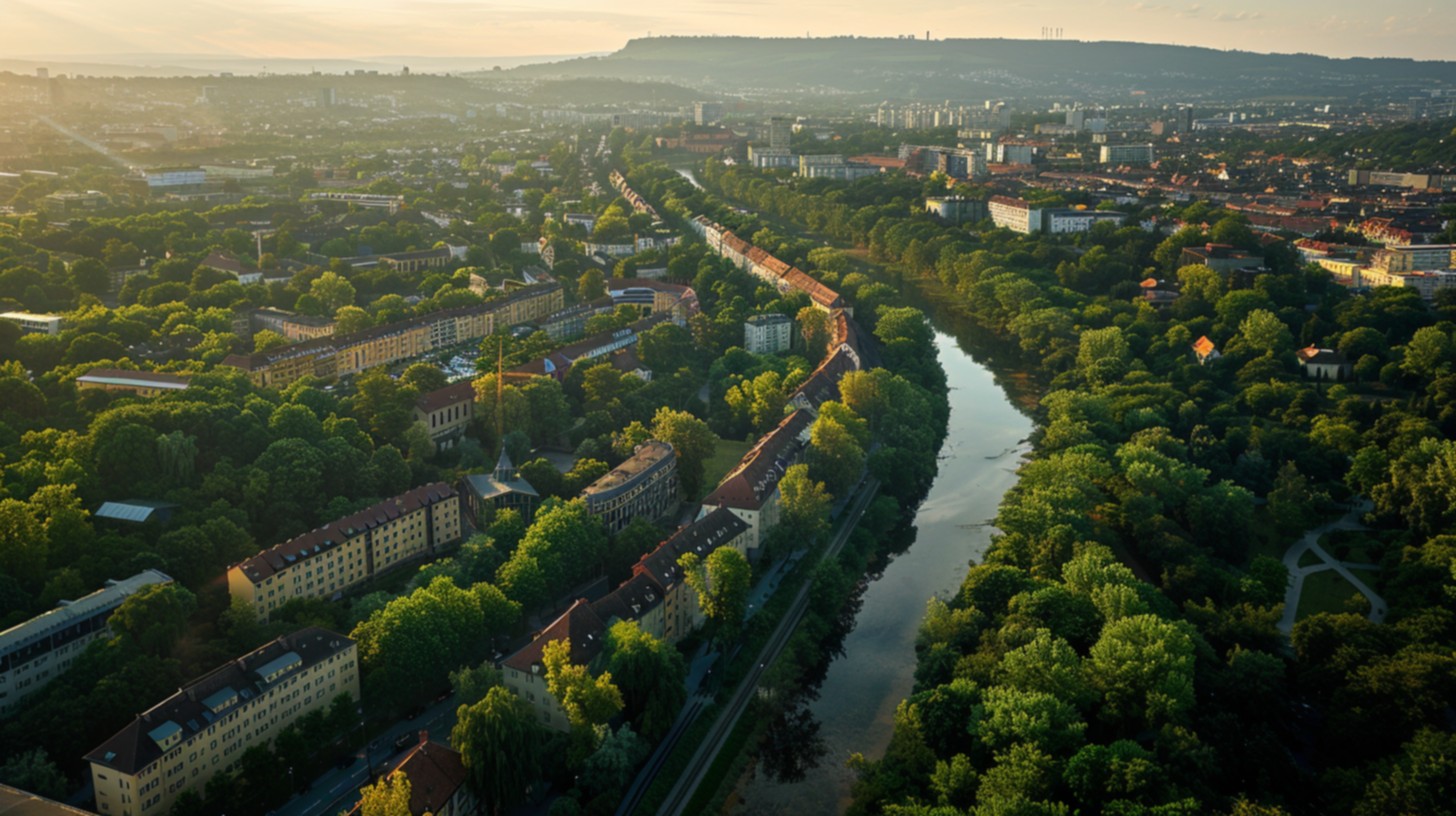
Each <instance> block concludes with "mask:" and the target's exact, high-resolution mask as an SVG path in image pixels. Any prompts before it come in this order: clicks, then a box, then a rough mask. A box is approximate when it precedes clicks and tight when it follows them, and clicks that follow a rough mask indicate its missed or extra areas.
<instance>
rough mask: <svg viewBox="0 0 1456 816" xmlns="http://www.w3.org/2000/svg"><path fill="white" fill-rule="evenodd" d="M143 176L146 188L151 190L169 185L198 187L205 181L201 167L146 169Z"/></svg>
mask: <svg viewBox="0 0 1456 816" xmlns="http://www.w3.org/2000/svg"><path fill="white" fill-rule="evenodd" d="M143 176H144V177H145V178H146V180H147V189H148V190H151V191H153V192H155V191H157V190H165V189H168V188H171V187H200V186H202V184H203V183H204V182H206V181H207V173H206V171H204V170H203V169H202V168H201V167H172V168H167V169H163V170H147V171H146V172H145V173H144V174H143Z"/></svg>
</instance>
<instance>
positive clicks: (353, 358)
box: [223, 283, 566, 388]
mask: <svg viewBox="0 0 1456 816" xmlns="http://www.w3.org/2000/svg"><path fill="white" fill-rule="evenodd" d="M565 302H566V301H565V296H564V295H563V294H562V289H561V285H560V284H557V283H549V284H538V285H535V286H526V287H522V288H521V289H518V290H517V291H515V292H514V293H512V294H511V295H510V296H509V297H507V298H505V299H504V300H496V301H492V302H490V303H483V304H480V305H478V306H461V307H459V308H455V309H444V310H441V311H438V312H432V313H430V314H427V315H421V316H419V317H413V318H410V319H408V320H401V321H398V322H396V323H390V324H388V325H385V326H375V327H374V328H370V329H366V330H364V331H361V332H355V333H353V334H347V335H334V336H330V337H319V338H316V339H314V340H308V341H305V342H302V343H293V344H291V345H287V346H282V347H279V348H275V349H270V350H268V351H263V352H256V353H253V354H232V355H229V356H228V357H227V358H226V359H225V360H223V365H228V366H233V367H236V368H241V369H243V370H244V371H246V372H248V374H249V376H250V377H251V378H252V380H253V382H254V383H255V384H256V385H258V386H260V387H263V388H282V387H285V386H287V385H289V384H290V383H292V382H294V381H296V380H298V379H300V378H302V377H305V376H313V377H318V378H320V379H331V378H334V377H342V376H347V375H351V374H358V373H359V372H361V371H364V370H365V369H368V368H372V367H374V366H379V365H390V364H392V363H397V362H400V361H402V360H408V359H411V358H413V357H418V356H421V355H423V354H427V353H429V352H431V351H434V350H436V349H439V348H443V347H445V346H450V345H454V344H456V343H464V342H467V341H470V340H479V339H480V338H482V337H484V336H486V335H488V334H491V333H492V332H494V331H495V330H496V329H498V328H505V327H510V326H518V325H520V324H522V323H530V322H533V321H537V320H542V319H544V318H546V317H548V316H549V315H551V314H552V313H554V312H558V311H560V310H561V308H562V306H563V305H564V304H565Z"/></svg>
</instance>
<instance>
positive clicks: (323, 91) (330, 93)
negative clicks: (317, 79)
mask: <svg viewBox="0 0 1456 816" xmlns="http://www.w3.org/2000/svg"><path fill="white" fill-rule="evenodd" d="M337 102H338V95H337V94H336V93H335V92H334V89H333V88H319V90H318V106H319V107H320V108H332V107H333V106H334V105H335V104H336V103H337Z"/></svg>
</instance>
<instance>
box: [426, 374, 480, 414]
mask: <svg viewBox="0 0 1456 816" xmlns="http://www.w3.org/2000/svg"><path fill="white" fill-rule="evenodd" d="M474 400H475V384H474V383H472V382H471V381H470V380H461V381H460V382H457V383H451V384H450V385H447V386H445V387H444V388H439V389H436V390H434V391H431V392H429V393H428V394H421V395H420V396H419V398H418V399H416V400H415V407H416V408H418V409H419V410H421V411H423V412H425V413H426V414H433V413H435V412H436V411H438V410H440V409H442V408H449V407H450V406H452V405H458V404H459V403H462V402H472V401H474Z"/></svg>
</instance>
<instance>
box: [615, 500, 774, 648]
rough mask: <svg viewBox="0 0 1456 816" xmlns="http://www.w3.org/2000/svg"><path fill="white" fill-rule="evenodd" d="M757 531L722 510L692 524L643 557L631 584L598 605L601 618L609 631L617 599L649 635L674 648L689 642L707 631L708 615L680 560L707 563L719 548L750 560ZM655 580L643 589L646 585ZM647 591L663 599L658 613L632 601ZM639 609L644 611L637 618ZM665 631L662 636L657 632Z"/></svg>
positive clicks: (635, 570)
mask: <svg viewBox="0 0 1456 816" xmlns="http://www.w3.org/2000/svg"><path fill="white" fill-rule="evenodd" d="M751 533H752V528H750V527H749V525H748V522H746V521H744V520H743V519H741V518H739V517H738V516H736V515H734V513H733V511H732V510H729V509H728V508H725V507H717V508H713V509H711V510H709V511H708V512H707V513H706V514H705V515H703V516H701V517H699V518H698V519H697V520H696V521H694V522H693V523H692V524H689V525H687V526H686V527H683V528H682V529H680V530H678V531H677V532H676V533H673V534H672V536H670V537H669V538H668V539H667V540H666V541H664V542H662V543H661V544H659V545H657V549H655V550H653V551H652V552H650V553H648V554H646V555H644V556H642V558H641V559H639V560H638V561H637V563H636V564H635V565H634V566H633V567H632V573H633V576H632V580H630V581H627V582H626V583H624V584H622V586H620V587H618V588H617V589H616V590H615V591H613V592H612V593H611V594H609V595H607V597H606V598H603V599H602V600H600V601H597V603H596V604H595V606H596V610H597V615H598V617H601V618H602V619H603V620H604V621H605V622H606V623H607V624H608V625H611V623H612V622H613V621H614V618H613V617H612V609H613V608H614V607H615V606H616V605H617V604H615V603H613V602H612V601H609V599H612V598H613V597H614V596H618V597H620V598H621V599H622V600H624V601H626V604H627V608H628V609H631V610H634V614H635V615H636V617H635V618H634V619H635V620H637V621H638V623H639V625H641V626H642V630H643V631H644V632H648V633H650V634H652V635H653V636H655V637H658V638H661V639H662V640H665V641H667V642H668V643H670V644H676V643H677V642H678V641H680V640H682V639H683V638H684V637H687V635H688V633H690V632H692V631H693V630H694V629H696V628H698V627H699V626H702V625H703V620H704V616H703V609H702V607H701V606H700V605H699V604H698V593H697V592H696V591H694V590H693V588H692V587H690V586H688V585H687V582H685V581H684V580H683V570H682V567H680V566H678V560H679V559H681V558H682V557H683V556H684V555H686V554H687V553H693V554H694V555H696V556H697V557H698V558H699V559H706V558H707V557H708V556H709V555H711V554H712V553H713V551H715V550H717V549H718V548H719V547H732V548H733V549H735V550H737V551H738V553H739V554H740V555H743V556H744V557H747V556H748V552H749V547H750V545H751V544H753V542H752V540H751V539H752V535H751ZM644 578H649V579H651V583H650V584H643V581H642V579H644ZM642 586H650V587H655V588H656V593H655V596H656V597H657V598H660V599H661V604H660V605H659V606H657V607H650V606H648V605H647V604H644V603H642V602H640V601H638V602H636V603H633V600H632V599H635V598H638V597H640V596H641V589H640V587H642ZM638 608H640V609H641V610H642V611H640V612H636V611H635V610H636V609H638ZM657 626H661V630H660V631H655V627H657Z"/></svg>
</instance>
